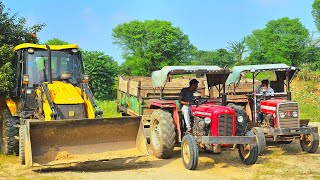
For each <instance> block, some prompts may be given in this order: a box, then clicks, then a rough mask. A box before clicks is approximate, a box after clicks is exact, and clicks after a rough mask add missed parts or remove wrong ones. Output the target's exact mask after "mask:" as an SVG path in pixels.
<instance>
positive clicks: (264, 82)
mask: <svg viewBox="0 0 320 180" xmlns="http://www.w3.org/2000/svg"><path fill="white" fill-rule="evenodd" d="M268 86H269V80H267V79H264V80H262V81H261V85H260V86H258V88H257V89H256V93H257V94H262V93H263V92H265V93H266V96H272V94H273V93H274V90H273V89H272V88H271V87H268Z"/></svg>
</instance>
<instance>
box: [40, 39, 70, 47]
mask: <svg viewBox="0 0 320 180" xmlns="http://www.w3.org/2000/svg"><path fill="white" fill-rule="evenodd" d="M44 44H48V45H66V44H69V43H68V42H66V41H64V40H61V39H58V38H53V39H49V40H47V41H46V42H45V43H44Z"/></svg>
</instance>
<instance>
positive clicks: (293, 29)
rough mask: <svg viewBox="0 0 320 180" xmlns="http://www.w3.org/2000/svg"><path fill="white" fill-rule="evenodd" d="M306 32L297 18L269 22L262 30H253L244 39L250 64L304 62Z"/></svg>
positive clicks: (294, 63) (293, 63) (291, 63)
mask: <svg viewBox="0 0 320 180" xmlns="http://www.w3.org/2000/svg"><path fill="white" fill-rule="evenodd" d="M308 37H309V33H308V30H307V29H306V28H305V27H304V26H303V25H302V23H301V22H300V20H299V19H298V18H295V19H289V18H288V17H284V18H280V19H278V20H271V21H269V22H268V23H267V24H266V27H265V28H264V29H258V30H254V31H253V32H252V34H251V35H249V36H248V37H247V38H246V44H247V46H248V49H249V51H250V55H249V57H248V60H249V61H250V62H251V63H286V64H289V65H295V66H296V65H299V64H300V63H301V62H303V61H304V53H305V48H306V46H307V40H308Z"/></svg>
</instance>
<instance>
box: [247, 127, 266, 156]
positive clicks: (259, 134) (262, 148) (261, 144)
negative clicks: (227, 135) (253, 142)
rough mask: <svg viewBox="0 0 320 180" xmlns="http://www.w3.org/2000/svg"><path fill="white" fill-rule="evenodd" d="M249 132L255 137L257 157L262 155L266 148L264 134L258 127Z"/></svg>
mask: <svg viewBox="0 0 320 180" xmlns="http://www.w3.org/2000/svg"><path fill="white" fill-rule="evenodd" d="M251 131H252V132H253V134H254V135H255V136H256V139H257V144H258V151H259V155H262V153H263V152H264V151H265V150H266V146H267V145H266V144H267V142H266V138H265V136H264V133H263V131H262V129H261V128H259V127H253V128H252V129H251Z"/></svg>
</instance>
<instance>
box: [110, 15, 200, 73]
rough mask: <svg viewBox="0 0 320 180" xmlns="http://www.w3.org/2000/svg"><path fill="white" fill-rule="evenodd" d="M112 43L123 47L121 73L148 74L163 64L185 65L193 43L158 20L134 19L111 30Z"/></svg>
mask: <svg viewBox="0 0 320 180" xmlns="http://www.w3.org/2000/svg"><path fill="white" fill-rule="evenodd" d="M112 36H113V43H114V44H116V45H118V46H120V47H122V48H123V54H122V55H123V58H124V59H125V63H124V65H122V68H121V69H122V72H124V73H127V74H131V75H150V74H151V72H152V71H154V70H158V69H160V68H162V67H163V66H166V65H178V64H188V63H189V62H190V57H191V56H192V51H193V49H194V46H193V45H191V43H190V41H189V38H188V36H187V35H185V34H184V33H183V32H182V31H181V29H180V28H178V27H173V25H172V23H171V22H168V21H160V20H146V21H144V22H141V21H138V20H135V21H131V22H129V23H124V24H120V25H118V26H117V27H115V28H114V29H113V33H112Z"/></svg>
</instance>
